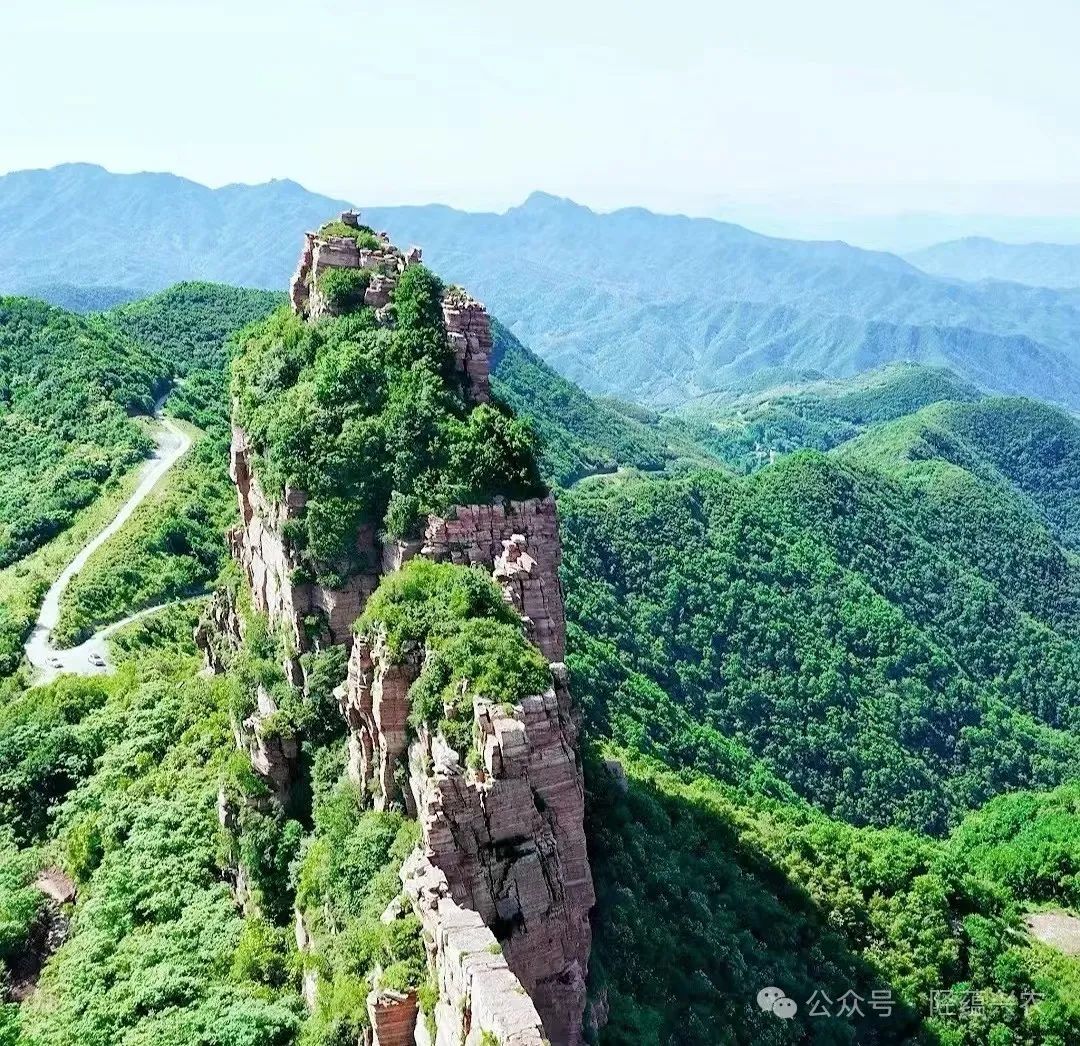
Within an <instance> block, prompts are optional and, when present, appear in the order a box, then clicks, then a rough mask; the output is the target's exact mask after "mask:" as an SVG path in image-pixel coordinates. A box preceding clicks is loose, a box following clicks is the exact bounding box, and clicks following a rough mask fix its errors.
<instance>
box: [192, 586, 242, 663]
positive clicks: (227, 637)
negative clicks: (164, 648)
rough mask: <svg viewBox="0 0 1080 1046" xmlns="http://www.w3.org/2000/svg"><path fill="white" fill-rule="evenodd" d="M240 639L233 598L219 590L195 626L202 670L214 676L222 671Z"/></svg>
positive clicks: (196, 644)
mask: <svg viewBox="0 0 1080 1046" xmlns="http://www.w3.org/2000/svg"><path fill="white" fill-rule="evenodd" d="M243 638H244V637H243V628H242V625H241V621H240V615H239V613H238V612H237V609H236V595H235V593H234V592H233V591H232V590H231V589H228V588H219V589H218V590H217V591H216V592H215V593H214V596H213V598H212V599H211V600H210V604H209V606H207V608H206V610H204V611H203V613H202V616H201V617H200V618H199V623H198V624H197V625H196V626H195V646H196V647H198V648H199V649H200V650H201V651H202V652H203V658H204V659H205V660H206V667H207V668H208V669H209V670H210V671H211V672H213V673H214V674H215V675H219V674H220V673H222V672H224V671H225V668H226V665H227V660H228V655H229V653H230V652H233V651H236V650H238V649H239V647H240V644H241V643H242V642H243Z"/></svg>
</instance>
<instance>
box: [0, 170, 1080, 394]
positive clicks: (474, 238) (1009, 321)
mask: <svg viewBox="0 0 1080 1046" xmlns="http://www.w3.org/2000/svg"><path fill="white" fill-rule="evenodd" d="M343 205H344V202H343V201H339V200H332V199H330V198H328V197H324V196H318V195H316V194H314V193H309V192H307V191H306V190H305V189H303V188H302V187H301V186H299V185H297V184H296V183H294V182H289V181H276V182H270V183H268V184H265V185H257V186H242V185H235V186H227V187H225V188H222V189H218V190H211V189H208V188H206V187H205V186H201V185H198V184H196V183H193V182H190V181H187V180H185V179H182V178H178V177H175V176H173V175H167V174H140V175H114V174H110V173H109V172H107V171H105V170H103V169H102V168H100V167H93V166H88V165H81V164H77V165H66V166H63V167H58V168H54V169H52V170H47V171H24V172H17V173H15V174H10V175H7V176H6V177H3V178H0V291H6V292H13V291H27V290H32V289H34V288H39V287H42V286H45V285H49V284H69V285H70V284H74V285H77V286H84V285H91V286H98V287H103V288H104V287H107V288H109V289H110V290H109V293H110V294H115V293H116V288H125V287H130V288H133V289H138V290H144V291H146V290H155V289H158V288H161V287H164V286H166V285H168V284H170V283H173V282H176V281H177V280H181V279H211V280H218V281H224V282H229V283H234V284H241V285H246V286H262V287H274V288H281V287H283V286H284V285H285V283H286V281H287V279H288V276H289V274H290V273H291V271H292V268H293V265H294V262H295V258H296V253H297V247H298V243H299V238H300V234H301V232H302V231H303V230H304V229H305V228H310V227H312V226H314V225H316V224H317V223H318V222H320V221H321V220H323V219H324V218H325V217H326V216H327V215H328V214H331V213H333V212H334V211H336V210H339V209H340V208H341V207H342V206H343ZM365 215H366V220H367V221H368V222H370V223H372V224H374V225H376V226H377V227H380V228H385V229H387V230H389V231H390V233H391V234H392V235H393V237H394V239H395V240H396V241H397V242H399V243H400V242H414V243H418V244H420V245H422V246H423V247H424V251H425V260H426V261H428V262H429V263H430V264H431V265H432V266H433V267H434V268H435V269H436V270H437V271H439V272H440V273H441V274H442V275H443V276H444V277H446V278H448V279H451V280H454V281H460V282H461V283H463V284H465V285H467V286H468V287H469V288H470V290H472V291H473V292H474V293H476V294H478V295H480V296H481V297H482V298H484V300H485V301H486V302H487V303H488V305H489V307H490V308H491V309H492V311H493V312H494V313H495V314H496V315H497V316H499V317H500V319H502V320H503V321H504V322H505V323H506V324H507V325H508V326H509V327H510V328H511V330H512V331H513V333H514V334H515V335H516V336H517V337H518V338H520V339H521V340H522V341H523V342H524V343H526V344H527V345H529V346H530V347H531V348H533V349H534V350H535V351H537V352H538V353H539V354H540V355H541V356H542V357H544V358H545V359H546V360H547V361H548V362H549V363H551V364H552V365H553V366H554V367H555V368H556V369H558V370H559V371H560V372H561V373H563V374H565V375H566V376H568V377H570V378H572V379H573V380H575V381H577V382H578V383H579V384H580V385H582V386H583V387H584V388H586V389H588V390H589V391H591V392H596V393H607V394H613V395H617V396H621V397H623V398H627V399H634V400H637V401H639V402H643V403H648V404H652V405H654V406H675V405H679V404H683V403H687V402H691V401H693V400H694V399H696V398H698V397H703V396H704V397H710V396H712V395H713V394H715V393H716V392H717V391H718V390H722V389H724V388H727V387H731V386H733V385H738V384H739V383H741V382H744V381H746V380H747V379H748V378H750V377H751V376H752V375H754V374H756V373H757V372H759V371H761V370H763V369H769V368H771V369H773V370H776V371H777V372H780V373H783V372H785V371H800V372H813V373H817V374H819V375H821V376H832V377H843V376H847V375H852V374H856V373H860V372H862V371H865V370H868V369H871V368H873V367H877V366H881V365H884V364H887V363H890V362H894V361H898V360H912V361H915V362H921V363H927V364H932V365H937V366H942V365H944V366H948V367H950V368H952V369H953V370H954V371H956V372H957V373H958V374H960V375H961V376H963V377H964V378H967V379H968V380H970V381H973V382H975V383H977V384H978V385H979V386H980V387H983V388H987V389H992V390H995V391H1000V392H1009V393H1023V394H1028V395H1033V396H1037V397H1041V398H1044V399H1048V400H1053V401H1056V402H1059V403H1062V404H1065V405H1067V406H1069V407H1073V408H1080V367H1078V363H1080V291H1060V290H1051V289H1046V288H1033V287H1027V286H1021V285H1018V284H1013V283H983V284H968V283H962V282H959V281H957V280H955V279H951V278H944V277H941V276H937V275H932V274H928V273H926V272H924V271H922V270H921V269H919V268H916V267H915V266H914V265H912V264H911V263H910V262H908V261H905V260H903V259H901V258H899V257H896V256H895V255H891V254H885V253H879V252H873V251H865V250H859V249H857V248H853V247H850V246H848V245H846V244H843V243H836V242H804V241H796V240H784V239H776V238H771V237H766V236H761V235H758V234H756V233H753V232H750V231H749V230H747V229H744V228H742V227H740V226H737V225H730V224H724V223H721V222H715V221H711V220H707V219H690V218H684V217H672V216H661V215H656V214H652V213H650V212H648V211H645V210H641V209H637V208H631V209H626V210H621V211H617V212H615V213H612V214H596V213H594V212H593V211H590V210H589V209H588V208H585V207H581V206H579V205H577V204H574V203H572V202H571V201H569V200H563V199H558V198H555V197H552V196H549V195H546V194H543V193H536V194H534V195H532V196H530V197H529V199H528V200H527V201H526V202H525V203H524V204H523V205H521V206H520V207H515V208H512V209H510V210H509V211H507V212H506V213H505V214H473V213H465V212H462V211H456V210H453V209H451V208H449V207H443V206H424V207H394V208H369V209H366V210H365Z"/></svg>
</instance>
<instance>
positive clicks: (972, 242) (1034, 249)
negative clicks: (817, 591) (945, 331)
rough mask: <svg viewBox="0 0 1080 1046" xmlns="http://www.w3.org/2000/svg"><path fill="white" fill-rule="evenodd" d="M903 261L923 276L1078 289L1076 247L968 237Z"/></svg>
mask: <svg viewBox="0 0 1080 1046" xmlns="http://www.w3.org/2000/svg"><path fill="white" fill-rule="evenodd" d="M907 258H908V261H910V262H911V263H912V264H913V265H917V266H918V267H919V268H920V269H923V270H924V271H926V272H929V273H933V274H935V275H938V276H953V277H955V278H956V279H959V280H971V281H974V280H1008V281H1011V282H1013V283H1026V284H1028V285H1029V286H1032V287H1057V288H1076V287H1080V244H1074V243H1000V242H999V241H997V240H990V239H987V238H986V237H984V236H968V237H966V238H965V239H962V240H950V241H949V242H948V243H939V244H936V245H935V246H933V247H927V248H926V249H925V250H922V251H915V252H914V253H912V254H909V255H908V256H907Z"/></svg>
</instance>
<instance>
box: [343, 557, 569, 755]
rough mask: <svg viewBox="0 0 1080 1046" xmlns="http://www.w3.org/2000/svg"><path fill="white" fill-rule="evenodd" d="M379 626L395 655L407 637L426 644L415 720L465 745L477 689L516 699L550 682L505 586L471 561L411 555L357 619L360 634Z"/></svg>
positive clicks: (413, 697)
mask: <svg viewBox="0 0 1080 1046" xmlns="http://www.w3.org/2000/svg"><path fill="white" fill-rule="evenodd" d="M375 630H382V631H383V632H384V633H385V635H386V640H387V644H388V645H389V647H390V650H391V654H392V655H397V656H400V655H401V653H402V650H403V647H404V644H405V643H406V642H411V643H417V644H421V645H423V646H426V647H427V649H428V651H429V655H428V657H427V659H426V661H425V664H424V670H423V671H422V672H421V673H420V677H419V678H418V679H417V680H416V682H415V683H414V684H413V686H412V689H411V690H410V691H409V698H410V702H411V711H410V713H409V722H410V723H411V725H412V726H413V728H414V729H415V728H417V727H419V726H420V725H421V724H427V725H428V726H430V727H432V728H435V729H438V730H439V731H440V732H441V733H442V734H443V736H444V737H445V738H446V740H447V741H448V742H449V743H450V744H451V745H452V746H453V747H454V748H456V749H457V750H458V751H460V752H463V751H465V750H466V749H468V748H469V746H470V744H471V741H472V733H473V717H472V695H473V694H479V695H480V696H482V697H485V698H487V699H488V700H491V701H494V702H496V703H499V704H511V705H512V704H516V703H517V702H519V701H521V700H522V699H523V698H525V697H528V696H530V695H532V694H540V693H543V692H544V691H545V690H547V688H548V687H549V686H551V671H550V669H549V668H548V664H547V662H546V661H545V660H544V658H543V657H542V656H541V654H540V652H539V651H538V650H537V649H536V647H534V646H533V645H532V644H531V643H530V642H529V641H528V640H527V639H526V638H525V634H524V632H523V631H522V628H521V621H520V619H519V618H518V617H517V615H516V614H515V613H514V611H513V610H512V609H511V608H510V607H509V606H508V605H507V604H506V603H505V602H504V601H503V598H502V592H501V591H500V590H499V587H498V586H497V585H496V584H495V583H494V582H493V581H492V580H491V579H490V578H489V577H487V576H486V575H485V574H483V573H481V572H480V571H479V570H475V569H473V568H471V567H459V566H452V565H451V564H449V563H431V562H429V561H428V560H425V559H414V560H411V561H410V562H409V563H408V564H407V565H406V566H405V568H404V569H403V570H401V571H399V572H397V573H395V574H390V575H389V576H388V577H386V578H385V579H384V580H383V582H382V584H380V585H379V588H378V589H377V590H376V592H375V594H374V595H373V596H372V598H371V600H370V601H369V602H368V606H367V609H366V610H365V612H364V614H363V616H362V617H361V618H360V620H359V622H358V623H357V631H358V632H359V633H361V634H363V633H369V634H370V633H371V632H373V631H375Z"/></svg>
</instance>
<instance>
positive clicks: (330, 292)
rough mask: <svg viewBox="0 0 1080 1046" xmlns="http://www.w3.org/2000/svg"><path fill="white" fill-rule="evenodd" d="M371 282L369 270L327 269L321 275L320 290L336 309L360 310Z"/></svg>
mask: <svg viewBox="0 0 1080 1046" xmlns="http://www.w3.org/2000/svg"><path fill="white" fill-rule="evenodd" d="M370 282H371V270H369V269H327V270H325V271H324V272H322V273H321V274H320V275H319V283H318V289H319V290H320V291H321V292H322V293H323V294H324V295H326V299H327V301H329V302H330V304H331V305H332V306H333V307H334V308H335V309H339V310H342V311H344V310H345V309H358V308H360V307H361V306H362V305H363V304H364V292H365V291H366V290H367V289H368V284H369V283H370Z"/></svg>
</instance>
